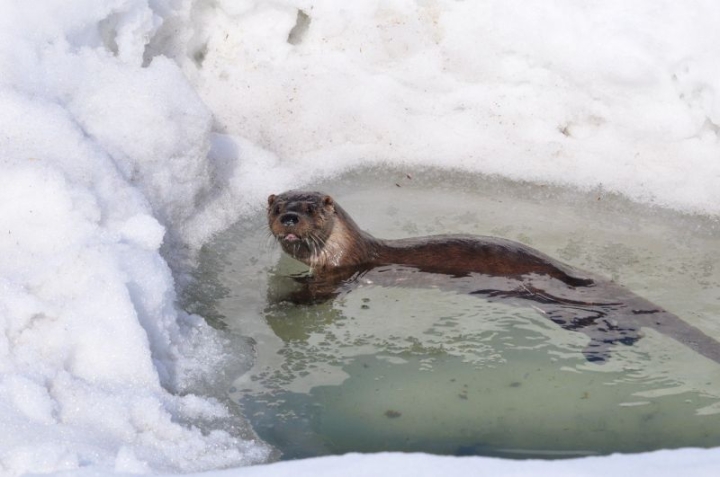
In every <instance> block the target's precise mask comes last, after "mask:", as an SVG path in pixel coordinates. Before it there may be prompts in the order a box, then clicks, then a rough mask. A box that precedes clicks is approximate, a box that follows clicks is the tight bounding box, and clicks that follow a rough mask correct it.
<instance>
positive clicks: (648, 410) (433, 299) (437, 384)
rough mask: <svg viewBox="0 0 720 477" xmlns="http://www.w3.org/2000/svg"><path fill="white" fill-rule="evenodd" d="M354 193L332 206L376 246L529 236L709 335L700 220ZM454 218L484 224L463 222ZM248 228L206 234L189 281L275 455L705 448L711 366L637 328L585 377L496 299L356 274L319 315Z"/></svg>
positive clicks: (554, 333) (522, 316) (558, 344)
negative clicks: (219, 328)
mask: <svg viewBox="0 0 720 477" xmlns="http://www.w3.org/2000/svg"><path fill="white" fill-rule="evenodd" d="M361 185H363V186H364V190H363V191H362V192H358V193H356V194H355V195H353V194H352V193H349V192H346V193H345V195H340V196H339V198H338V200H340V199H342V202H343V204H344V205H346V207H347V208H350V206H349V204H352V203H353V201H355V204H356V205H353V206H352V207H353V210H360V214H359V216H358V217H356V220H358V221H359V222H362V223H368V224H369V227H376V229H375V230H371V232H373V233H375V234H377V235H381V236H393V234H394V236H407V235H408V233H407V232H405V230H407V229H409V228H412V229H413V230H415V232H414V233H416V234H425V233H437V232H438V231H447V230H453V231H458V232H468V233H478V234H499V235H504V236H506V237H509V238H515V239H517V238H521V239H522V238H523V237H532V238H533V240H534V241H535V243H532V244H531V245H533V246H534V247H535V248H538V249H541V250H543V251H547V252H549V253H551V254H554V255H556V256H558V257H560V258H562V259H563V260H565V261H569V262H571V263H572V264H573V265H575V266H577V267H579V268H583V269H587V270H593V271H595V272H597V273H600V274H602V275H607V276H611V277H612V278H614V279H617V280H618V281H619V282H621V283H623V284H624V285H626V286H628V287H629V288H630V289H632V290H634V291H637V292H638V293H639V294H641V295H643V296H646V297H648V298H649V299H650V300H652V301H654V302H656V303H658V305H661V306H663V307H666V308H668V309H670V310H672V311H673V313H676V314H678V315H679V316H682V317H683V319H686V320H687V321H690V322H691V323H692V324H693V325H695V326H698V327H700V328H702V329H703V330H705V331H706V332H707V333H708V334H710V335H712V336H720V325H719V324H718V322H717V317H718V316H720V295H719V292H718V290H720V258H719V257H718V256H717V253H716V251H717V247H718V244H719V243H720V234H718V232H717V230H716V229H715V228H713V226H712V224H711V225H710V226H708V225H707V224H705V223H703V222H702V221H701V220H698V222H697V223H689V222H688V221H690V220H691V219H688V218H684V217H680V218H672V220H670V219H668V218H667V217H664V216H660V217H659V218H657V219H653V217H654V215H653V213H649V212H648V211H647V210H645V209H641V210H633V209H632V208H631V207H630V208H628V207H625V204H623V207H619V206H613V204H612V202H609V203H605V204H602V205H603V207H605V208H599V209H598V208H593V209H592V210H591V211H588V207H599V206H598V205H597V204H596V203H595V202H596V201H595V199H594V198H589V199H587V201H584V199H582V197H581V198H580V199H577V198H576V200H563V201H562V203H560V204H558V203H553V204H552V207H551V211H550V212H547V211H546V210H545V209H546V208H547V207H548V204H547V200H544V201H540V200H525V199H523V198H521V197H517V196H516V197H512V196H509V195H505V196H503V195H502V194H501V193H499V192H498V191H497V190H494V191H491V192H492V193H491V194H489V195H487V196H483V195H480V194H479V193H476V192H474V191H473V193H472V194H471V195H469V196H468V195H467V192H463V191H458V190H456V189H453V190H452V191H444V190H434V191H433V193H432V195H433V202H432V203H429V204H427V206H425V207H424V208H423V210H420V211H415V210H414V208H413V207H403V205H402V204H403V198H404V197H405V196H404V195H403V194H408V192H410V193H412V191H407V190H401V191H397V190H394V189H390V188H389V189H377V188H375V189H373V187H372V186H371V185H370V186H369V185H368V184H367V183H362V184H361ZM358 187H360V186H358ZM324 188H325V189H328V190H330V191H331V192H333V190H332V188H329V187H324ZM424 193H425V192H424ZM458 195H461V196H462V197H461V198H459V197H458ZM435 199H437V200H435ZM373 201H375V202H377V203H373ZM363 204H367V208H368V210H369V212H368V216H366V217H363V216H362V213H363V212H362V210H363V207H362V205H363ZM383 204H393V206H394V207H395V209H390V208H387V209H385V208H383V207H384V206H383ZM567 204H571V205H567ZM433 207H437V212H436V211H434V210H433V209H432V208H433ZM397 209H401V210H402V213H398V210H397ZM623 209H627V211H626V210H623ZM448 210H452V214H448V213H447V211H448ZM507 210H512V211H513V213H512V214H511V215H508V214H507V212H506V211H507ZM548 213H550V214H551V215H552V217H553V221H552V226H551V227H548V223H549V222H548V219H547V217H548V216H547V214H548ZM468 214H474V216H476V217H483V220H482V221H478V220H475V221H473V222H472V224H470V226H469V225H468V220H467V217H468ZM624 214H631V215H630V216H628V215H624ZM632 214H634V215H632ZM428 217H440V218H441V219H440V220H441V223H439V224H436V223H433V224H432V226H433V227H440V229H441V230H434V229H432V228H427V229H423V228H422V227H423V225H422V224H425V223H427V221H428ZM262 222H263V218H262V217H260V216H259V217H258V219H257V223H254V224H249V225H248V224H244V225H243V228H242V229H236V230H230V231H228V232H227V234H225V235H224V236H223V237H219V239H218V244H217V245H218V248H216V249H214V250H207V251H206V256H213V255H214V256H215V258H216V259H215V260H210V261H209V262H212V263H213V265H212V266H210V267H209V268H208V269H205V270H204V271H202V270H201V271H202V273H204V275H202V277H201V278H200V280H201V281H202V282H203V283H205V284H206V285H205V287H206V289H211V290H216V291H217V290H222V293H218V294H217V295H216V297H215V298H214V299H212V300H209V301H208V300H206V301H205V303H204V305H203V306H205V307H206V308H207V309H208V310H211V311H212V312H213V313H215V314H216V315H215V316H218V317H221V319H222V321H223V325H224V326H225V327H226V329H227V330H228V333H232V334H238V335H242V336H248V337H250V338H252V341H253V342H254V349H255V364H254V366H253V367H252V369H250V371H248V372H247V373H245V374H243V375H242V376H239V377H238V378H237V379H236V380H235V381H234V382H233V383H232V384H231V385H230V384H229V385H228V387H229V388H230V396H231V398H232V399H233V400H235V401H236V402H238V403H239V404H240V405H241V406H242V409H243V413H244V414H245V415H246V416H247V417H248V418H249V419H250V420H251V421H252V422H253V425H254V426H255V428H256V430H257V431H258V433H259V434H260V436H261V437H263V438H264V439H267V440H268V441H269V442H271V443H272V444H273V445H275V446H277V447H278V448H280V449H281V450H282V451H283V453H284V456H285V458H295V457H306V456H313V455H323V454H331V453H342V452H349V451H383V450H400V451H427V452H434V453H443V454H453V455H466V454H472V455H497V456H503V457H541V458H542V457H547V458H552V457H565V456H575V455H589V454H604V453H610V452H636V451H643V450H652V449H660V448H672V447H681V446H700V447H709V446H718V445H720V435H718V433H717V432H716V429H717V428H718V425H720V404H719V403H720V366H718V365H717V363H715V362H713V361H710V360H708V359H706V358H703V357H702V356H699V355H698V354H696V353H695V352H693V351H692V350H690V349H689V348H688V347H686V346H683V345H682V344H680V343H678V342H677V341H674V340H672V339H670V338H668V337H667V336H665V335H663V334H660V333H657V332H656V331H654V330H653V329H651V328H646V327H643V328H641V330H640V331H641V333H642V334H643V335H644V336H643V338H642V339H640V340H639V341H637V342H635V343H633V344H632V345H631V346H614V347H613V348H612V350H611V359H609V360H608V361H607V362H606V363H605V364H602V365H599V364H595V363H588V362H587V361H586V360H585V358H584V357H583V355H582V352H583V350H584V349H585V348H586V347H587V345H588V338H587V336H585V335H584V334H583V333H569V332H567V331H565V330H563V329H562V328H561V327H560V326H558V325H557V324H555V323H553V322H552V321H550V320H548V319H546V318H543V317H542V316H541V315H540V313H538V312H537V311H536V310H535V309H533V308H531V307H527V306H523V307H518V306H512V303H511V302H512V300H508V299H507V297H505V298H504V299H503V300H500V301H498V300H493V297H489V296H487V295H486V296H484V297H482V298H478V297H473V296H470V295H465V294H458V293H455V292H451V291H447V290H443V289H440V288H429V289H428V288H422V289H418V288H416V287H414V286H413V287H399V286H388V284H387V283H384V284H383V283H379V284H378V282H377V280H372V278H373V277H365V278H367V279H368V280H366V282H363V283H360V286H358V287H356V288H353V289H351V290H344V291H343V293H341V294H340V295H339V296H338V297H336V298H335V299H334V300H331V301H327V302H325V303H320V304H315V305H293V304H289V303H283V302H278V299H279V297H281V296H284V295H286V294H287V293H288V292H289V291H290V290H292V288H293V287H295V286H296V284H295V282H294V280H293V279H292V278H288V277H289V276H291V275H293V274H296V273H300V272H302V271H303V267H298V266H297V264H295V263H294V262H292V261H291V260H289V259H287V258H286V257H280V255H279V253H278V251H277V250H275V251H272V252H269V251H267V248H266V244H267V233H266V232H265V230H264V229H263V227H262V225H263V224H262ZM463 227H465V228H463ZM689 230H692V231H693V233H692V234H690V233H688V232H687V231H689ZM217 250H220V251H217ZM615 252H617V253H616V254H615ZM206 258H207V257H206ZM204 260H205V259H204ZM203 263H208V261H206V262H203ZM367 281H373V284H369V283H367ZM212 283H216V284H217V286H214V287H213V286H211V285H208V284H212ZM553 294H555V295H557V293H556V291H553ZM516 298H519V299H520V300H521V301H523V300H524V301H525V302H527V299H524V298H523V297H516ZM531 301H532V300H531ZM533 304H535V305H537V304H538V301H537V300H535V301H534V303H533ZM525 305H527V303H525Z"/></svg>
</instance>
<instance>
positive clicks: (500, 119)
mask: <svg viewBox="0 0 720 477" xmlns="http://www.w3.org/2000/svg"><path fill="white" fill-rule="evenodd" d="M1 6H2V11H3V14H2V15H0V106H1V107H0V226H1V228H0V286H1V287H2V297H1V298H0V329H1V330H2V333H0V409H1V410H2V412H0V428H2V429H3V432H2V433H0V470H1V471H2V472H5V473H8V474H9V475H16V474H20V473H24V472H53V471H60V470H64V469H75V468H81V467H93V468H98V469H104V470H107V471H118V472H145V471H154V472H159V471H163V472H181V471H182V472H184V471H194V470H203V469H212V468H220V467H232V466H239V465H244V464H248V463H254V462H260V461H263V460H264V459H266V458H267V456H268V450H267V448H266V447H265V446H264V445H262V444H261V443H259V442H257V441H255V440H254V439H253V437H252V433H251V432H250V431H249V430H248V429H247V428H246V426H245V424H244V422H242V420H241V419H240V418H239V417H237V416H236V415H234V414H233V412H231V410H230V409H228V408H227V406H226V404H224V403H223V402H221V401H220V400H219V399H217V398H216V397H213V396H208V395H207V394H206V393H205V391H203V392H200V391H201V390H206V389H207V388H208V385H207V382H206V381H207V380H206V378H207V376H208V375H212V374H213V373H214V372H215V370H216V369H218V368H222V367H223V366H224V364H223V363H224V362H225V360H227V359H238V360H243V359H250V357H248V356H232V357H228V353H226V351H225V348H223V346H224V345H223V339H224V337H223V335H222V334H221V333H218V332H215V331H213V330H212V329H211V328H210V327H208V326H207V325H206V324H205V322H204V320H203V319H202V318H201V317H199V316H195V315H192V314H188V313H185V312H183V311H182V310H180V309H179V308H178V306H177V304H176V297H177V291H178V289H179V288H180V287H182V286H184V284H185V283H186V271H187V267H188V266H189V264H192V259H193V254H194V253H195V252H196V251H197V249H198V248H199V247H200V246H201V245H202V244H203V243H205V242H206V241H207V240H208V239H209V237H211V236H212V234H213V233H215V232H217V231H219V230H222V229H224V228H227V227H228V226H229V225H230V224H231V223H233V222H234V221H236V220H237V219H238V218H239V217H242V216H244V215H247V214H250V213H253V212H255V211H257V210H258V209H259V207H261V205H262V203H263V201H264V198H265V197H266V196H267V195H268V194H269V193H271V192H279V191H282V190H284V189H288V188H290V187H293V186H302V185H307V184H311V183H312V182H313V181H315V180H318V179H320V178H326V177H329V176H333V175H335V174H337V173H340V172H343V171H347V170H350V169H353V168H356V167H359V166H372V165H376V164H385V163H389V164H393V165H395V166H399V167H403V168H407V169H408V170H411V169H414V168H417V167H421V166H434V167H441V168H452V169H456V170H457V169H459V170H462V171H464V172H465V173H468V172H474V173H483V174H499V175H502V176H504V177H507V178H510V179H516V180H527V181H535V182H546V183H547V182H551V183H559V184H563V185H568V186H571V187H579V188H602V190H604V191H613V192H619V193H622V194H625V195H627V196H628V197H630V198H632V199H634V200H639V201H644V202H652V203H655V204H658V205H662V206H667V207H672V208H676V209H681V210H684V211H691V212H699V213H704V214H708V215H712V216H717V214H718V212H720V206H719V205H718V204H720V188H718V186H717V184H718V180H720V161H718V159H717V158H718V153H719V152H720V144H719V142H718V127H720V102H718V99H717V98H718V96H717V91H718V82H719V81H720V80H719V79H718V78H720V75H719V74H718V73H719V71H718V68H720V66H719V65H718V63H717V61H716V59H717V55H718V52H719V51H718V49H719V48H720V47H719V46H718V45H720V41H718V40H720V38H718V35H720V32H718V29H717V27H716V26H717V24H718V21H720V7H718V6H717V5H716V4H715V3H714V2H710V1H703V0H697V1H693V2H690V3H687V2H686V3H684V4H682V5H680V4H677V3H673V2H669V1H663V2H660V3H658V2H656V1H649V0H648V1H638V2H634V3H633V4H632V5H627V3H626V2H622V1H619V0H617V1H608V2H602V3H601V4H593V5H589V4H577V3H576V2H571V1H568V0H555V1H553V2H546V3H543V4H542V5H528V4H527V3H526V2H521V1H510V2H508V1H501V0H498V1H491V2H482V3H475V2H454V1H450V0H431V1H410V0H397V1H393V2H375V1H372V2H356V3H352V4H349V3H348V4H343V5H342V6H340V5H338V4H337V3H336V2H328V1H318V2H314V1H304V0H281V1H278V2H262V1H252V0H248V1H242V2H237V1H232V0H217V1H205V0H197V1H191V0H158V1H155V0H149V1H148V0H115V1H112V2H95V1H90V0H78V1H74V2H69V3H68V2H63V1H59V0H51V1H48V2H44V3H43V5H42V8H40V7H39V6H38V5H37V4H35V3H32V2H13V1H9V0H7V1H2V2H1Z"/></svg>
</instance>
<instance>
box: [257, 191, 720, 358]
mask: <svg viewBox="0 0 720 477" xmlns="http://www.w3.org/2000/svg"><path fill="white" fill-rule="evenodd" d="M267 218H268V225H269V228H270V231H271V233H272V235H273V236H274V237H275V239H276V240H277V241H278V242H279V244H280V246H281V248H282V249H283V251H284V252H285V253H287V254H288V255H290V256H291V257H292V258H294V259H296V260H298V261H300V262H302V263H304V264H305V265H307V266H308V267H310V270H311V275H310V276H306V277H296V280H297V281H299V282H300V283H301V284H302V289H301V290H300V291H298V292H296V293H295V294H293V296H292V297H291V300H292V301H295V302H298V303H301V302H302V303H308V302H310V303H311V302H319V301H324V300H327V299H330V298H332V297H334V296H336V295H338V294H339V293H341V291H342V290H345V289H347V288H348V287H352V286H354V284H356V283H357V282H358V280H359V279H361V278H362V277H365V276H370V273H371V272H375V273H372V277H373V278H372V282H373V283H378V284H382V285H394V286H433V287H437V288H441V289H444V290H450V291H455V292H461V293H468V294H471V295H477V296H482V297H483V298H485V299H487V300H490V301H493V300H503V301H506V302H509V303H513V304H516V303H517V304H522V305H529V306H531V307H533V308H534V309H535V310H537V311H539V312H540V313H541V314H543V315H544V316H546V317H547V318H549V319H550V320H552V321H553V322H555V323H556V324H558V325H560V326H561V327H562V328H564V329H567V330H571V331H580V332H583V333H585V334H587V335H588V336H589V337H590V343H589V344H588V346H587V347H586V348H585V350H584V351H583V354H584V356H585V358H586V359H587V360H588V361H591V362H598V363H603V362H605V361H606V360H607V359H609V357H610V349H611V347H612V346H613V345H615V344H617V343H621V344H625V345H632V344H633V343H635V342H636V341H637V340H639V339H640V338H641V337H642V332H641V328H642V327H650V328H654V329H656V330H658V331H660V332H661V333H663V334H666V335H668V336H670V337H671V338H673V339H675V340H677V341H679V342H680V343H682V344H684V345H686V346H688V347H690V348H692V349H693V350H695V351H696V352H698V353H700V354H701V355H703V356H705V357H707V358H710V359H712V360H714V361H716V362H718V363H720V343H718V342H717V341H716V340H714V339H713V338H711V337H709V336H708V335H706V334H705V333H703V332H702V331H701V330H699V329H698V328H695V327H694V326H692V325H690V324H688V323H686V322H685V321H683V320H681V319H680V318H679V317H677V316H675V315H673V314H672V313H669V312H667V311H666V310H664V309H662V308H660V307H658V306H657V305H655V304H653V303H651V302H650V301H648V300H646V299H644V298H642V297H640V296H638V295H636V294H634V293H632V292H631V291H629V290H627V289H625V288H624V287H622V286H620V285H618V284H616V283H614V282H611V281H609V280H607V279H604V278H603V277H601V276H598V275H595V274H590V273H587V272H583V271H580V270H577V269H575V268H573V267H571V266H569V265H566V264H564V263H562V262H560V261H558V260H555V259H553V258H552V257H550V256H548V255H545V254H544V253H542V252H540V251H538V250H535V249H533V248H531V247H528V246H526V245H523V244H521V243H519V242H514V241H511V240H507V239H502V238H497V237H488V236H477V235H461V234H458V235H435V236H429V237H417V238H406V239H397V240H383V239H379V238H376V237H373V236H372V235H370V234H369V233H367V232H365V231H363V230H362V229H360V227H359V226H358V225H357V224H356V223H355V221H353V219H352V218H351V217H350V215H349V214H348V213H347V212H346V211H345V210H344V209H343V208H342V207H341V206H340V205H339V204H338V203H337V202H335V200H334V199H333V198H332V197H330V196H329V195H327V194H324V193H321V192H310V191H288V192H284V193H282V194H278V195H274V194H273V195H270V196H269V197H268V209H267Z"/></svg>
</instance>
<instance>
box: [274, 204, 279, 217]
mask: <svg viewBox="0 0 720 477" xmlns="http://www.w3.org/2000/svg"><path fill="white" fill-rule="evenodd" d="M273 213H274V214H275V215H280V206H279V205H276V206H275V208H274V209H273Z"/></svg>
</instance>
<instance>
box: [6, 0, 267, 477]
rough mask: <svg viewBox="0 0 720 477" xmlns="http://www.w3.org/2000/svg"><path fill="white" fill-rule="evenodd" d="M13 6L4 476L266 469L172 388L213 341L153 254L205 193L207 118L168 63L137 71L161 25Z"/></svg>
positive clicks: (132, 10) (62, 8)
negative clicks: (178, 303)
mask: <svg viewBox="0 0 720 477" xmlns="http://www.w3.org/2000/svg"><path fill="white" fill-rule="evenodd" d="M4 3H5V4H4V5H3V6H2V8H3V15H2V19H1V20H0V22H2V26H0V31H1V32H0V36H1V37H2V38H1V39H0V44H1V45H2V47H0V48H2V49H1V51H0V62H1V63H0V71H2V73H0V79H1V83H0V105H1V107H0V164H2V166H1V167H2V173H1V174H0V224H2V226H1V227H2V229H1V230H2V232H0V287H2V291H3V292H2V299H1V300H0V329H1V330H2V333H0V373H1V375H0V409H2V412H0V428H2V433H0V469H1V470H2V473H3V474H4V475H14V474H17V473H21V472H26V471H29V470H32V471H36V472H48V471H56V470H61V469H72V468H76V467H79V466H87V465H99V466H102V467H104V468H107V469H115V470H119V471H141V470H149V469H152V470H165V471H191V470H200V469H207V468H215V467H218V466H228V465H241V464H246V463H251V462H256V461H258V460H261V459H263V458H264V457H265V456H266V452H265V450H264V448H263V447H262V446H259V445H256V444H253V443H252V442H246V441H243V440H242V439H240V438H238V437H237V436H236V435H233V434H231V433H229V432H226V431H223V430H220V426H217V427H218V430H217V431H215V432H212V433H210V434H207V432H205V433H203V432H201V431H200V430H199V429H198V428H195V427H192V426H191V425H190V423H191V422H203V421H218V422H221V421H228V420H230V416H229V413H228V410H227V409H226V408H225V407H224V406H222V405H220V404H219V403H217V402H214V401H212V400H208V399H201V398H199V397H196V396H194V395H192V394H187V395H185V396H184V397H178V396H176V395H172V394H170V392H169V391H168V390H172V391H177V392H182V391H185V390H186V388H188V386H190V385H191V384H192V379H193V373H195V372H197V371H198V370H196V369H194V368H197V365H196V364H195V363H194V361H196V360H200V359H201V358H200V356H198V355H196V356H190V353H191V352H193V351H194V352H196V353H198V354H200V353H207V354H212V353H214V352H217V350H219V345H218V343H217V338H216V337H215V336H213V334H212V333H211V332H210V331H209V330H208V329H207V327H206V326H205V325H204V324H203V322H202V320H201V319H199V318H198V317H192V316H188V315H185V314H183V313H182V312H180V311H178V310H177V309H176V307H175V297H176V295H175V290H174V281H173V277H172V275H171V273H170V269H169V267H168V265H167V263H166V261H165V260H164V258H163V257H162V256H161V255H160V248H161V245H162V244H163V240H165V241H166V243H168V242H170V243H171V242H172V241H171V239H172V236H173V234H175V235H177V234H178V233H179V232H178V231H179V230H180V229H181V227H182V225H183V223H184V222H185V221H186V220H187V218H188V217H189V216H190V215H191V214H192V213H193V212H194V210H195V202H196V200H197V197H198V196H199V195H201V194H202V193H203V192H204V191H205V190H206V189H208V188H209V187H210V186H211V179H210V174H209V170H208V164H207V160H206V155H207V152H208V149H209V140H208V134H209V131H210V127H211V115H210V112H209V111H208V110H207V108H206V107H205V106H204V105H203V103H202V102H201V101H200V99H199V98H198V97H197V95H196V94H195V93H194V92H193V90H192V88H191V87H190V86H189V85H188V83H187V81H186V80H185V78H184V77H183V75H182V74H181V72H180V71H179V70H178V68H177V67H176V66H175V65H174V64H173V63H172V62H171V61H169V60H167V59H164V58H158V59H157V60H155V61H153V62H152V64H150V65H149V66H148V67H146V68H142V67H141V63H142V53H143V51H144V44H145V38H146V37H147V36H148V35H151V34H152V33H153V31H154V29H155V28H156V26H157V25H158V24H159V18H157V17H156V15H154V14H153V12H152V10H150V9H149V8H148V6H147V4H146V3H145V2H137V1H125V2H82V3H78V2H75V3H74V4H70V5H69V4H67V2H60V1H58V2H45V3H44V4H43V6H42V8H39V7H38V8H34V7H33V6H31V5H30V4H27V5H26V4H21V3H17V2H4ZM106 3H107V5H105V4H106ZM193 347H195V349H193ZM213 359H214V360H215V361H217V360H218V359H219V357H215V358H213ZM211 362H212V361H211ZM207 371H208V370H207V369H203V370H200V372H202V373H206V372H207Z"/></svg>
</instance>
